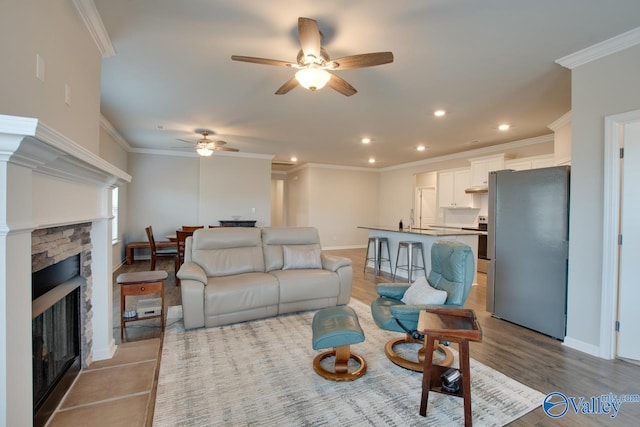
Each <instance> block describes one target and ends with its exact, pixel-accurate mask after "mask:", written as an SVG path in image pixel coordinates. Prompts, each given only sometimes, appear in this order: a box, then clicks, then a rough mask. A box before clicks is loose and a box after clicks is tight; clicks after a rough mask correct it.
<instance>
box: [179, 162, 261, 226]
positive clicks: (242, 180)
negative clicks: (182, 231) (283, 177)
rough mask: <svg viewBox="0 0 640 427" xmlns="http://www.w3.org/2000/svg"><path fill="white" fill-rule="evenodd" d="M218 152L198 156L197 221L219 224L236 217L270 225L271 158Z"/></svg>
mask: <svg viewBox="0 0 640 427" xmlns="http://www.w3.org/2000/svg"><path fill="white" fill-rule="evenodd" d="M221 154H222V153H216V154H214V155H213V156H211V157H206V158H205V157H201V158H200V159H199V162H200V175H199V182H200V185H199V192H198V194H199V197H198V221H199V223H200V224H201V225H205V226H209V225H218V220H225V219H226V220H230V219H233V218H232V217H233V216H239V217H241V218H240V219H247V220H256V221H257V222H256V227H264V226H268V225H270V224H271V158H270V157H269V156H257V155H256V156H255V157H235V156H230V155H229V156H224V155H221ZM191 186H192V187H193V183H192V184H191ZM254 210H255V211H254Z"/></svg>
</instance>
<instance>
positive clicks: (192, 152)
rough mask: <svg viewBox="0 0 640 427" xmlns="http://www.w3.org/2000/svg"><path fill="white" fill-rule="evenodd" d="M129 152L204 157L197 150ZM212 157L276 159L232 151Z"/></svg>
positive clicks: (218, 153) (151, 149) (133, 150)
mask: <svg viewBox="0 0 640 427" xmlns="http://www.w3.org/2000/svg"><path fill="white" fill-rule="evenodd" d="M187 148H188V147H187ZM129 152H130V153H136V154H153V155H157V156H173V157H194V158H200V157H202V156H200V155H198V153H196V151H195V148H194V149H193V150H189V151H185V152H180V151H173V150H157V149H155V148H132V149H131V150H130V151H129ZM211 157H243V158H248V159H263V160H269V161H271V160H272V159H273V158H274V157H275V155H273V154H257V153H243V152H231V151H215V152H214V153H213V155H212V156H211ZM205 158H208V157H205Z"/></svg>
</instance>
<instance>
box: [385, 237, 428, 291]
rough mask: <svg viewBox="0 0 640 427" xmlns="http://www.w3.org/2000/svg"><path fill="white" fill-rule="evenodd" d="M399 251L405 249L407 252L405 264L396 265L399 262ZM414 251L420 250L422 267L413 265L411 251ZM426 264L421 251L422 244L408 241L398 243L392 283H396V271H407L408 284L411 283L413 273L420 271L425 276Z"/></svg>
mask: <svg viewBox="0 0 640 427" xmlns="http://www.w3.org/2000/svg"><path fill="white" fill-rule="evenodd" d="M400 249H406V251H407V263H406V264H402V265H398V263H399V262H400ZM414 249H416V250H420V256H421V257H422V267H420V266H419V265H415V264H414V262H413V261H414V259H413V251H414ZM426 265H427V264H426V262H425V259H424V251H423V250H422V242H410V241H402V242H400V243H398V255H397V256H396V268H395V269H394V270H393V281H394V282H395V281H396V271H398V269H400V270H407V279H408V282H409V283H411V279H412V276H413V272H414V271H418V270H422V271H424V275H425V276H426V275H427V270H426V268H425V266H426Z"/></svg>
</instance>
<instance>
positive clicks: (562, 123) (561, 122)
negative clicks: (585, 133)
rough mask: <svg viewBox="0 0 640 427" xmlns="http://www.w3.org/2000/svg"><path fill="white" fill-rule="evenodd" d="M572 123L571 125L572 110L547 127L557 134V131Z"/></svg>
mask: <svg viewBox="0 0 640 427" xmlns="http://www.w3.org/2000/svg"><path fill="white" fill-rule="evenodd" d="M570 123H571V110H569V111H567V112H566V113H564V114H563V115H562V116H561V117H560V118H558V119H557V120H555V121H554V122H553V123H551V124H549V125H548V126H547V127H548V128H549V129H551V130H552V131H554V132H555V131H556V130H558V129H560V128H561V127H563V126H565V125H568V124H570Z"/></svg>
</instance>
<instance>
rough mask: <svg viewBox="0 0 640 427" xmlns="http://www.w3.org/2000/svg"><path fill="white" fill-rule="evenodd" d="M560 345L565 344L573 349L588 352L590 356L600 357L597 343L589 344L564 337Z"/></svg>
mask: <svg viewBox="0 0 640 427" xmlns="http://www.w3.org/2000/svg"><path fill="white" fill-rule="evenodd" d="M562 345H566V346H567V347H569V348H572V349H574V350H578V351H581V352H583V353H587V354H590V355H591V356H595V357H600V358H602V357H601V356H600V347H599V346H597V345H593V344H589V343H586V342H584V341H580V340H577V339H575V338H571V337H565V338H564V342H563V343H562Z"/></svg>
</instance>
